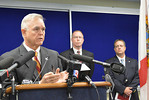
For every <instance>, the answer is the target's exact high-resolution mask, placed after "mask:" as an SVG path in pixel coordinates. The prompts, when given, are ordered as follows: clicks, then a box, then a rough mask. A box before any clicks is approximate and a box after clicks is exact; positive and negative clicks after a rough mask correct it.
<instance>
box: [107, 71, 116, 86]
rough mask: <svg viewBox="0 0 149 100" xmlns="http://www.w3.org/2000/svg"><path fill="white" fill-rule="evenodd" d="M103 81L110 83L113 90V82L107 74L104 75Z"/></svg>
mask: <svg viewBox="0 0 149 100" xmlns="http://www.w3.org/2000/svg"><path fill="white" fill-rule="evenodd" d="M105 80H106V81H107V82H110V83H111V85H112V87H113V88H114V86H115V84H114V82H113V80H112V79H111V76H110V75H109V74H106V75H105Z"/></svg>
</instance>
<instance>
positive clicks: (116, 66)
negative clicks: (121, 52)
mask: <svg viewBox="0 0 149 100" xmlns="http://www.w3.org/2000/svg"><path fill="white" fill-rule="evenodd" d="M111 69H112V71H114V72H116V73H124V72H125V67H124V65H123V64H121V63H112V64H111Z"/></svg>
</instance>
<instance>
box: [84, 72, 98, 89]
mask: <svg viewBox="0 0 149 100" xmlns="http://www.w3.org/2000/svg"><path fill="white" fill-rule="evenodd" d="M85 79H86V80H87V81H88V82H89V84H91V85H92V86H93V87H94V88H97V87H96V85H95V84H94V83H93V81H92V80H91V78H90V77H89V76H88V75H85Z"/></svg>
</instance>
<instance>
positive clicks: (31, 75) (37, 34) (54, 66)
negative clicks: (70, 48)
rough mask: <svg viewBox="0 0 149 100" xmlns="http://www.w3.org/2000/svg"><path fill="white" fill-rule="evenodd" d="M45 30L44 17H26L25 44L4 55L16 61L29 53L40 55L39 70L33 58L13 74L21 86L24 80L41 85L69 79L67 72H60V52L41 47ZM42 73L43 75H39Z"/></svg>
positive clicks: (22, 26)
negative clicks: (33, 52)
mask: <svg viewBox="0 0 149 100" xmlns="http://www.w3.org/2000/svg"><path fill="white" fill-rule="evenodd" d="M45 29H46V28H45V24H44V19H43V16H42V15H40V14H36V13H32V14H28V15H26V16H25V17H24V18H23V20H22V23H21V32H22V36H23V38H24V42H23V43H22V44H21V46H19V47H18V48H16V49H14V50H12V51H10V52H6V53H5V54H3V55H2V57H4V58H6V57H8V56H12V57H14V59H17V58H19V57H20V56H23V55H25V54H26V53H27V52H28V51H35V52H37V53H38V55H37V56H36V57H37V63H38V65H39V66H38V69H36V68H37V64H36V63H35V61H34V58H35V57H33V58H32V59H30V60H29V61H28V62H26V63H25V64H24V65H23V66H21V67H20V68H17V69H16V70H14V72H12V73H13V74H14V75H15V78H16V81H17V82H19V84H21V83H22V81H23V80H24V79H30V80H32V81H34V82H35V83H40V84H42V83H56V82H65V79H67V77H68V73H67V72H64V71H63V72H60V70H61V71H62V66H61V61H60V59H59V58H58V52H56V51H54V50H50V49H47V48H45V47H42V46H41V45H42V44H43V42H44V39H45ZM40 72H41V75H39V74H40ZM38 76H40V77H38ZM35 79H36V80H35ZM36 81H37V82H36Z"/></svg>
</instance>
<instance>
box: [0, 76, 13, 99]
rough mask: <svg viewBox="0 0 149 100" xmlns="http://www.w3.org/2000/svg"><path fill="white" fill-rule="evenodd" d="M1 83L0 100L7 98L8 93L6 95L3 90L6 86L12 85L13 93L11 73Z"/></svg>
mask: <svg viewBox="0 0 149 100" xmlns="http://www.w3.org/2000/svg"><path fill="white" fill-rule="evenodd" d="M0 83H2V90H1V96H0V100H3V99H4V100H5V99H7V98H8V95H6V93H5V91H6V89H7V88H8V87H10V86H11V87H12V95H15V85H16V84H15V78H14V76H12V75H11V74H10V75H9V77H8V78H6V79H5V80H4V81H3V82H0Z"/></svg>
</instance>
